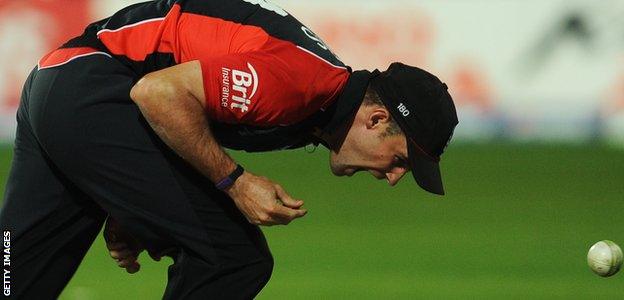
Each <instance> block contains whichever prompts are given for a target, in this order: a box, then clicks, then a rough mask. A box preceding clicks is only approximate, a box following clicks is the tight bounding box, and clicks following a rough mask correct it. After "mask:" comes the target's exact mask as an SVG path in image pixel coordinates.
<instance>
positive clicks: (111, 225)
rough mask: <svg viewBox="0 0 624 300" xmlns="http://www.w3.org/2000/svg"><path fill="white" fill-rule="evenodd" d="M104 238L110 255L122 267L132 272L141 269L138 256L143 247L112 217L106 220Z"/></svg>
mask: <svg viewBox="0 0 624 300" xmlns="http://www.w3.org/2000/svg"><path fill="white" fill-rule="evenodd" d="M104 240H105V241H106V248H108V252H109V254H110V256H111V257H112V258H113V259H114V260H115V261H116V262H117V265H118V266H119V267H120V268H124V269H126V271H127V272H128V273H130V274H134V273H136V272H138V271H139V269H140V268H141V264H139V261H138V257H139V253H141V252H142V251H143V250H144V249H143V247H142V246H141V244H140V243H139V242H138V241H137V240H136V239H135V238H134V237H132V236H131V235H130V234H129V233H127V232H125V231H124V230H123V229H122V228H121V226H120V225H119V223H117V221H115V220H114V219H112V218H111V217H109V218H108V220H106V226H104Z"/></svg>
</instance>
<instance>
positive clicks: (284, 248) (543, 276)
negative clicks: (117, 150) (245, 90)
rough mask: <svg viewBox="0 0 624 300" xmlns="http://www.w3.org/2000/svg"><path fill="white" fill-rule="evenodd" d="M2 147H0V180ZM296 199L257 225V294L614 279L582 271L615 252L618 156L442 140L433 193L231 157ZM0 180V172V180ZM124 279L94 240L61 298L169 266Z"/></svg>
mask: <svg viewBox="0 0 624 300" xmlns="http://www.w3.org/2000/svg"><path fill="white" fill-rule="evenodd" d="M9 156H10V152H9V151H8V150H4V151H3V152H2V154H1V155H0V176H4V174H6V170H7V169H8V164H9V160H10V159H9ZM235 156H236V157H237V158H238V159H239V160H240V161H241V162H242V164H243V165H245V166H246V167H247V168H248V169H249V170H252V171H254V172H255V173H258V174H263V175H266V176H268V177H270V178H272V179H274V180H276V181H277V182H280V183H281V184H283V185H284V187H286V189H287V190H288V191H289V192H290V193H291V194H293V195H294V196H296V197H299V198H302V199H304V200H305V201H306V207H308V209H309V213H308V215H307V216H306V217H305V218H303V219H301V220H298V221H295V222H293V223H292V224H291V225H289V226H286V227H271V228H266V229H265V233H266V235H267V238H268V240H269V244H270V245H271V249H272V251H273V254H274V257H275V260H276V266H275V270H274V274H273V277H272V279H271V281H270V282H269V284H268V285H267V287H266V288H265V289H264V290H263V291H262V293H261V294H260V296H259V297H258V298H259V299H475V298H476V299H501V298H502V299H614V298H621V297H623V296H624V274H618V275H616V276H614V277H612V278H600V277H598V276H596V275H594V274H593V273H591V271H589V269H588V267H587V265H586V261H585V260H586V259H585V255H586V253H587V250H588V249H589V247H590V246H591V245H592V244H593V243H594V242H596V241H598V240H602V239H611V240H613V241H615V242H617V243H619V244H620V245H621V246H624V219H623V218H622V216H623V212H624V151H621V150H615V149H610V148H606V147H589V146H560V145H507V144H501V145H498V144H493V145H456V146H453V147H451V148H450V149H449V151H448V153H447V154H446V155H445V160H444V164H443V169H444V172H443V173H444V175H445V179H446V180H445V181H446V189H447V192H448V195H447V196H446V197H443V198H441V197H436V196H431V195H428V194H426V193H425V192H422V191H420V190H419V189H417V188H416V187H415V185H414V184H413V183H412V182H411V180H407V181H404V182H402V183H401V184H399V185H398V186H397V187H395V188H389V187H387V186H386V185H385V183H384V182H377V181H374V180H373V179H372V177H371V176H369V175H366V174H361V175H357V176H354V177H353V178H335V177H332V176H331V174H330V173H329V170H328V167H327V157H326V156H327V152H325V151H323V150H321V149H319V150H318V151H317V152H315V153H313V154H308V153H306V152H305V151H303V150H297V151H288V152H274V153H265V154H244V153H235ZM0 181H1V182H4V181H5V179H4V178H0ZM147 258H148V257H147V256H142V262H143V270H142V271H141V272H139V273H138V274H136V275H128V274H125V273H124V271H122V270H120V269H118V268H117V267H116V266H115V264H114V263H113V262H112V261H111V260H110V259H109V258H108V257H107V253H106V250H105V248H104V244H103V241H102V239H101V238H98V240H97V241H96V243H95V244H94V245H93V247H92V249H91V250H90V251H89V253H88V255H87V258H86V259H85V261H84V263H83V264H82V265H81V267H80V269H79V270H78V272H77V274H76V276H75V277H74V278H73V279H72V281H71V283H70V285H69V286H68V287H67V288H66V290H65V292H64V293H63V295H62V297H61V299H112V298H118V299H158V298H160V296H161V295H162V291H163V290H164V285H165V282H166V267H167V264H168V263H170V261H165V262H161V263H153V262H148V259H147Z"/></svg>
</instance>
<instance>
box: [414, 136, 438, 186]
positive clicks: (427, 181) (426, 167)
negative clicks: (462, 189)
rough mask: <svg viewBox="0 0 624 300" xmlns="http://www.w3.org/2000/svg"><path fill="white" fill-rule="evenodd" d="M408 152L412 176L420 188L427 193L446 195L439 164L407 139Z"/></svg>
mask: <svg viewBox="0 0 624 300" xmlns="http://www.w3.org/2000/svg"><path fill="white" fill-rule="evenodd" d="M407 151H408V159H409V163H410V168H411V169H412V176H413V177H414V180H416V183H417V184H418V186H420V187H421V188H422V189H424V190H425V191H427V192H430V193H434V194H437V195H444V186H443V185H442V175H441V174H440V164H439V162H436V161H433V160H431V158H429V157H427V156H425V155H424V154H422V153H421V150H419V149H418V146H416V145H415V144H414V142H412V141H410V140H409V138H408V139H407Z"/></svg>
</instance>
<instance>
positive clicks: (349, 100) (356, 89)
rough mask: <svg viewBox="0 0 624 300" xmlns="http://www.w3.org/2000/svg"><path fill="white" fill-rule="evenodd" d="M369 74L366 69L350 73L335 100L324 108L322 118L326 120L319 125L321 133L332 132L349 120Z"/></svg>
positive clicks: (363, 93)
mask: <svg viewBox="0 0 624 300" xmlns="http://www.w3.org/2000/svg"><path fill="white" fill-rule="evenodd" d="M371 75H372V73H371V72H369V71H366V70H361V71H355V72H353V73H351V75H350V76H349V79H348V80H347V83H346V84H345V87H344V88H343V90H342V92H341V93H340V95H339V96H338V98H337V99H336V101H335V102H334V103H333V104H332V105H331V106H330V107H328V108H327V109H326V110H325V113H324V115H325V116H326V118H324V119H326V120H327V121H326V122H324V125H322V126H320V129H321V131H322V132H323V133H327V134H333V133H335V132H336V130H338V128H340V126H342V125H344V123H345V122H347V121H350V120H351V117H353V115H354V114H355V111H356V110H357V108H359V107H360V105H361V104H362V100H363V99H364V95H365V94H366V89H367V87H368V82H369V81H370V79H371Z"/></svg>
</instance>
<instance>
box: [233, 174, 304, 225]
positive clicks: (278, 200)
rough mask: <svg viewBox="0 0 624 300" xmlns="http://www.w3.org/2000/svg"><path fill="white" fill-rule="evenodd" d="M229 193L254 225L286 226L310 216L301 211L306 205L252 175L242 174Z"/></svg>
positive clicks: (269, 182) (268, 182) (279, 187)
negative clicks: (295, 220)
mask: <svg viewBox="0 0 624 300" xmlns="http://www.w3.org/2000/svg"><path fill="white" fill-rule="evenodd" d="M226 192H227V193H228V195H229V196H230V197H231V198H232V199H233V200H234V203H236V206H237V207H238V209H239V210H240V211H241V212H242V213H243V215H245V217H246V218H247V220H248V221H249V222H250V223H252V224H255V225H265V226H270V225H278V224H281V225H287V224H288V223H290V222H291V221H292V220H294V219H297V218H301V217H303V216H305V214H306V213H307V210H306V209H304V208H301V207H302V206H303V201H301V200H296V199H293V198H292V197H291V196H290V195H288V193H286V191H284V189H283V188H282V187H281V186H280V185H279V184H276V183H274V182H272V181H271V180H269V179H268V178H266V177H260V176H256V175H253V174H251V173H249V172H245V173H243V175H241V176H240V177H239V178H238V179H237V180H236V182H234V184H233V185H232V186H231V187H230V188H229V189H227V190H226Z"/></svg>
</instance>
